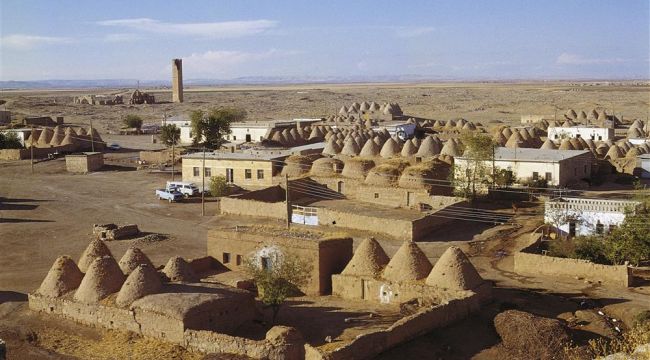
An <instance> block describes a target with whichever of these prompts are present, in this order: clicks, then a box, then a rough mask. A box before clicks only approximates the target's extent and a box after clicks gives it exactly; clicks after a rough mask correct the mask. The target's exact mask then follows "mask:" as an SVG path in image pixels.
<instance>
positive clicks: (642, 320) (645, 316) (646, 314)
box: [634, 310, 650, 327]
mask: <svg viewBox="0 0 650 360" xmlns="http://www.w3.org/2000/svg"><path fill="white" fill-rule="evenodd" d="M644 325H645V326H648V327H650V310H646V311H641V312H640V313H638V314H636V316H635V317H634V326H644Z"/></svg>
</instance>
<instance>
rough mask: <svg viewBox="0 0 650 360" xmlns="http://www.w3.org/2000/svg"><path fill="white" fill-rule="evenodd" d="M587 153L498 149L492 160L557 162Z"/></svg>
mask: <svg viewBox="0 0 650 360" xmlns="http://www.w3.org/2000/svg"><path fill="white" fill-rule="evenodd" d="M589 153H590V152H589V150H547V149H529V148H516V149H511V148H506V147H498V148H496V150H495V153H494V159H495V160H501V161H536V162H557V161H561V160H564V159H569V158H572V157H576V156H580V155H584V154H589ZM461 159H462V157H461Z"/></svg>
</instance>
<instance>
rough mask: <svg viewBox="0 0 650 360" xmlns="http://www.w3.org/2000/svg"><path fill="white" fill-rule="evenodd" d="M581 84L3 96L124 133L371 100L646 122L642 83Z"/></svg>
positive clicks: (11, 104)
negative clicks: (193, 117)
mask: <svg viewBox="0 0 650 360" xmlns="http://www.w3.org/2000/svg"><path fill="white" fill-rule="evenodd" d="M580 85H581V84H575V83H568V82H565V83H542V82H538V83H516V84H505V83H445V84H357V85H326V84H322V85H321V84H317V85H291V86H248V87H223V88H196V89H191V88H190V89H187V90H186V96H185V102H184V103H182V104H174V103H171V102H169V101H171V94H170V92H169V91H161V90H156V89H154V90H151V92H152V93H153V94H154V95H155V96H156V99H157V100H158V101H159V102H161V103H158V104H152V105H116V106H98V105H81V104H73V103H72V99H73V97H74V96H76V95H83V94H100V93H101V94H116V93H122V92H125V91H126V89H103V90H97V91H92V90H84V91H32V92H26V91H4V92H3V93H2V95H0V98H2V99H5V100H7V101H8V103H7V105H6V108H7V109H8V110H11V111H13V112H15V113H17V114H20V113H23V114H32V115H41V114H42V115H57V114H61V115H63V116H65V118H66V122H69V123H77V124H85V125H88V123H89V119H90V118H92V119H93V125H94V126H96V127H97V128H98V129H100V130H102V133H103V132H106V130H117V129H119V127H120V126H121V124H120V119H121V118H123V117H124V116H126V115H128V114H138V115H140V116H142V117H143V118H144V119H145V121H146V122H160V121H161V120H162V118H163V116H164V115H165V114H166V115H181V114H188V113H189V112H190V111H191V110H195V109H206V108H210V107H217V106H237V107H241V108H244V109H246V110H247V111H248V114H249V116H248V119H249V120H251V121H261V120H270V119H291V118H310V117H322V116H327V115H331V114H335V113H336V112H338V110H339V108H340V107H341V106H342V105H348V106H349V104H351V103H352V102H354V101H357V102H361V101H364V100H368V101H376V102H384V101H390V102H397V103H399V104H400V106H401V107H402V109H403V110H404V112H405V113H406V114H408V115H411V116H418V117H425V118H433V119H443V120H444V119H450V118H455V117H464V118H466V119H469V120H472V121H479V122H487V121H491V120H501V121H504V122H519V120H520V117H521V115H522V114H548V115H553V114H554V113H555V107H557V108H558V109H559V110H558V115H562V114H564V113H565V112H566V111H567V110H568V109H570V108H573V109H575V110H576V111H580V110H585V111H589V110H591V109H593V108H603V109H606V110H607V111H608V112H609V113H612V112H615V113H616V114H618V115H621V114H622V115H623V117H624V118H641V119H646V118H647V117H648V115H649V111H648V108H649V106H650V98H649V97H648V94H649V92H650V87H648V86H641V85H631V84H630V85H625V84H619V85H611V86H606V85H599V86H580ZM145 91H146V90H145Z"/></svg>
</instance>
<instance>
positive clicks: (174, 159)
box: [172, 135, 205, 181]
mask: <svg viewBox="0 0 650 360" xmlns="http://www.w3.org/2000/svg"><path fill="white" fill-rule="evenodd" d="M175 142H176V141H175V139H174V136H173V135H172V181H174V163H175V162H176V157H175V155H176V153H175V152H174V143H175ZM204 159H205V156H204ZM203 165H204V166H205V163H204V164H203Z"/></svg>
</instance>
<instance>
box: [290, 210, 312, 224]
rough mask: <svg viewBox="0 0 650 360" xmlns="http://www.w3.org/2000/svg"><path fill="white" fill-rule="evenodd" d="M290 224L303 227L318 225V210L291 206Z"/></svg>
mask: <svg viewBox="0 0 650 360" xmlns="http://www.w3.org/2000/svg"><path fill="white" fill-rule="evenodd" d="M291 222H292V223H294V224H303V225H318V208H316V207H312V206H298V205H291Z"/></svg>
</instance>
